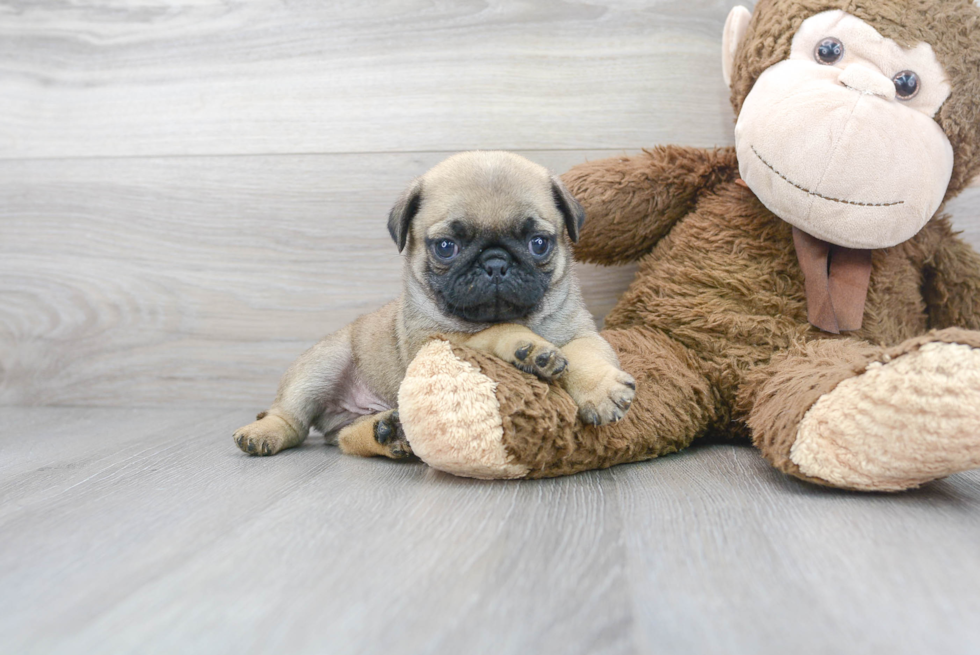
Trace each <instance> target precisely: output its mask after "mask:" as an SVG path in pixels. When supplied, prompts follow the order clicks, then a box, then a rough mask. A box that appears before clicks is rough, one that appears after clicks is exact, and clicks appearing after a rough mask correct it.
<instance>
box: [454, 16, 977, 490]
mask: <svg viewBox="0 0 980 655" xmlns="http://www.w3.org/2000/svg"><path fill="white" fill-rule="evenodd" d="M830 9H843V10H845V11H847V12H849V13H851V14H854V15H856V16H857V17H859V18H862V19H864V20H865V21H867V22H869V23H871V24H872V25H873V26H874V27H876V28H877V29H878V30H879V32H881V33H882V34H883V35H884V36H886V37H890V38H893V39H895V40H896V41H898V42H900V43H903V44H906V45H911V44H913V43H914V42H917V41H919V40H923V39H924V40H928V41H929V42H930V43H932V44H933V45H934V48H935V51H936V53H937V55H938V57H939V59H940V61H941V63H942V64H943V66H944V67H945V68H946V71H947V72H948V74H949V76H950V79H951V82H952V84H953V92H952V95H951V96H950V97H949V99H948V100H947V101H946V103H945V104H944V105H943V107H942V109H941V110H940V112H939V114H938V115H937V121H938V122H939V124H940V125H941V126H942V127H943V129H944V130H945V131H946V133H947V134H948V135H949V138H950V141H951V142H952V144H953V148H954V157H955V160H954V171H953V181H952V182H951V184H950V187H949V190H948V192H947V198H949V197H952V196H953V195H955V194H956V193H957V192H958V191H959V190H960V189H962V188H963V186H964V185H965V184H966V181H967V180H969V179H970V178H972V177H973V176H974V175H975V174H976V173H977V171H978V170H980V153H978V152H976V151H975V150H974V148H975V147H976V146H975V144H976V143H977V141H978V137H980V133H978V131H980V102H976V99H977V98H980V43H978V42H977V39H978V35H980V24H978V20H980V18H978V17H980V10H978V9H977V8H976V7H974V6H973V5H972V4H971V2H970V0H905V1H899V0H876V1H875V2H871V1H870V0H837V1H828V0H760V1H759V3H758V4H757V5H756V8H755V13H754V15H753V18H752V21H751V24H750V26H749V28H748V32H747V34H746V37H745V40H744V42H743V44H742V46H741V48H740V50H739V52H738V53H737V55H736V58H735V70H734V74H733V94H732V102H733V105H734V106H735V109H736V112H737V111H738V110H739V108H740V107H741V103H742V101H743V100H744V98H745V96H746V95H747V93H748V91H749V90H750V89H751V87H752V84H753V83H754V82H755V80H756V79H757V78H758V76H759V74H760V73H761V72H762V71H763V70H765V69H766V68H767V67H769V66H771V65H773V64H774V63H776V62H777V61H780V60H781V59H784V58H785V57H786V55H787V53H788V52H789V48H790V42H791V40H792V36H793V34H794V33H795V32H796V30H797V28H798V27H799V25H800V23H802V21H803V20H804V19H806V18H807V17H809V16H811V15H814V14H816V13H819V12H822V11H826V10H830ZM563 178H564V181H565V183H566V184H567V186H568V188H569V189H570V191H571V192H572V194H573V195H575V196H576V198H577V199H578V200H579V202H581V204H582V205H583V206H584V207H585V209H586V213H587V215H588V220H587V221H586V223H585V227H584V229H583V230H582V233H581V237H580V241H579V243H578V244H577V246H576V254H577V256H578V257H579V258H580V259H582V260H585V261H589V262H597V263H601V264H619V263H625V262H628V261H635V260H638V261H639V269H638V272H637V275H636V278H635V279H634V281H633V283H632V284H631V285H630V287H629V289H628V290H627V291H626V293H625V294H624V295H623V297H622V298H621V299H620V301H619V303H618V304H617V305H616V307H615V308H614V309H613V310H612V312H611V313H610V314H609V316H608V317H607V318H606V328H607V329H606V330H605V332H604V333H603V336H604V337H605V338H606V339H608V340H609V342H610V343H611V344H612V345H613V347H614V348H615V350H616V351H617V353H618V356H619V358H620V362H621V364H622V366H623V369H624V370H625V371H627V372H629V373H630V374H632V375H633V376H634V377H635V378H636V380H637V395H636V399H635V400H634V403H633V406H632V408H631V409H630V411H629V412H628V413H627V415H626V418H625V419H623V420H622V421H620V422H619V423H616V424H612V425H609V426H605V427H602V428H593V427H587V426H584V425H581V424H579V423H576V422H575V421H574V416H575V408H574V406H573V405H572V403H571V400H570V398H568V397H567V395H565V394H564V393H563V392H561V391H560V390H557V387H549V386H547V385H544V384H542V383H540V382H538V381H537V380H535V379H533V378H531V377H529V376H526V375H523V374H520V373H518V372H517V371H515V370H514V369H513V368H511V367H510V366H508V365H507V364H504V363H503V362H499V361H496V360H492V359H490V358H486V357H482V356H479V355H476V354H474V353H472V352H467V351H465V350H463V349H457V351H456V352H457V354H458V355H459V356H461V357H464V358H465V359H467V360H468V361H470V362H472V363H474V364H476V365H477V366H479V367H480V369H481V370H482V371H483V372H485V373H486V374H487V375H489V376H490V377H491V378H493V379H494V380H496V381H498V383H499V384H498V387H497V390H496V394H497V400H498V402H499V404H500V406H501V408H502V410H501V411H502V413H503V419H504V420H503V426H504V430H503V432H504V435H503V440H504V445H505V449H506V451H507V453H508V455H509V456H510V458H511V459H513V460H514V462H516V463H520V464H523V465H526V466H528V467H529V469H530V473H529V476H530V477H544V476H554V475H563V474H568V473H574V472H576V471H582V470H586V469H590V468H603V467H607V466H611V465H613V464H618V463H622V462H629V461H638V460H643V459H649V458H651V457H656V456H658V455H662V454H665V453H670V452H673V451H676V450H678V449H680V448H684V447H685V446H687V445H688V444H690V443H691V442H692V441H693V440H694V439H696V438H698V437H700V436H704V435H707V434H713V435H719V436H727V437H740V436H750V437H751V438H752V440H753V443H754V444H755V445H756V446H757V447H758V448H759V449H760V451H761V452H762V453H763V455H764V456H765V457H766V458H767V459H768V460H769V461H770V462H772V463H773V465H774V466H776V467H777V468H779V469H780V470H782V471H785V472H786V473H789V474H791V475H795V476H797V477H801V478H803V479H806V480H810V481H811V482H816V483H820V484H831V483H830V482H828V481H827V480H821V479H816V478H813V477H809V476H807V475H804V474H803V473H802V472H801V470H800V468H799V466H797V464H795V463H794V462H793V460H792V459H791V450H792V448H793V446H794V442H796V440H797V439H798V438H799V437H798V435H799V433H798V429H797V428H798V426H799V425H800V424H801V421H802V420H803V418H804V417H805V415H806V414H807V412H808V411H809V410H810V408H811V407H813V406H814V404H815V403H816V402H817V401H818V399H820V398H823V397H826V396H827V395H828V394H830V393H831V392H832V391H833V390H834V389H835V388H837V387H838V386H839V385H840V384H841V383H842V382H844V381H845V380H849V379H855V378H856V377H857V376H861V375H863V374H865V372H866V369H867V367H868V366H869V365H871V364H875V365H876V366H877V364H876V363H877V362H888V361H889V358H895V357H899V356H901V355H903V354H905V353H910V352H912V351H914V350H916V349H918V348H920V347H921V346H923V345H925V344H927V343H930V342H936V341H939V342H946V343H957V344H964V345H966V346H971V347H980V256H978V255H977V253H976V252H974V251H973V250H972V249H971V248H970V247H969V246H968V245H967V244H965V243H964V242H963V241H961V240H960V239H959V237H958V236H957V235H956V234H954V233H953V231H952V229H951V227H950V224H949V221H948V219H947V218H946V217H945V216H943V215H942V213H941V212H942V209H941V208H940V213H939V214H937V215H936V216H935V217H934V218H933V219H932V220H931V221H930V222H929V223H927V224H926V226H925V227H924V228H923V229H922V230H921V231H920V232H919V233H918V234H917V235H916V236H914V237H913V238H912V239H910V240H908V241H906V242H904V243H902V244H899V245H897V246H895V247H892V248H886V249H880V250H875V251H874V252H873V255H872V262H871V264H872V270H871V280H870V284H869V287H868V294H867V300H866V303H865V313H864V320H863V323H862V326H861V328H860V329H859V330H856V331H853V332H849V333H847V334H846V335H830V334H827V333H823V332H820V331H819V330H817V329H816V328H814V327H812V326H811V325H810V324H809V323H808V321H807V305H806V298H805V294H804V277H803V273H802V271H801V270H800V266H799V263H798V261H797V257H796V252H795V249H794V245H793V235H792V228H791V227H790V225H789V224H788V223H785V222H784V221H782V220H780V219H779V218H778V217H777V216H775V215H774V214H772V213H771V212H769V210H767V209H766V208H765V207H764V206H763V205H762V203H761V202H759V200H758V199H757V198H756V197H755V196H754V195H753V194H752V192H751V191H749V190H748V189H747V188H745V187H743V186H741V185H739V184H738V183H737V182H738V162H737V161H736V157H735V152H734V149H731V148H723V149H718V150H711V151H706V150H699V149H695V148H684V147H677V146H670V147H661V148H655V149H653V150H649V151H645V152H644V153H643V154H642V155H639V156H635V157H619V158H612V159H607V160H603V161H596V162H590V163H588V164H583V165H581V166H578V167H576V168H573V169H572V170H571V171H569V172H568V173H566V174H565V175H564V176H563ZM941 328H950V329H945V330H941V331H938V332H936V331H933V332H930V330H935V329H941ZM974 418H975V416H974ZM939 443H941V440H940V441H939ZM845 447H846V444H845ZM916 452H918V451H916ZM951 470H952V469H951ZM955 470H963V469H962V468H959V469H955ZM938 475H941V474H937V477H938ZM916 479H917V480H919V481H920V482H921V480H920V479H919V478H916ZM922 479H930V478H922ZM872 482H873V481H872ZM917 483H919V482H916V484H917ZM838 486H847V484H846V483H838ZM848 488H858V487H848ZM860 488H866V489H867V488H874V485H873V484H871V485H870V486H869V485H865V486H863V487H860ZM882 488H885V487H882ZM888 488H889V489H896V488H898V487H895V486H891V487H888Z"/></svg>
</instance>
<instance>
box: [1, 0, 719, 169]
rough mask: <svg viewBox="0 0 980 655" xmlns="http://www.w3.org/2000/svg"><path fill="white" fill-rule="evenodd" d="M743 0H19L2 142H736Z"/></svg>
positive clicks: (239, 147) (11, 34) (136, 146)
mask: <svg viewBox="0 0 980 655" xmlns="http://www.w3.org/2000/svg"><path fill="white" fill-rule="evenodd" d="M733 4H735V2H734V1H733V0H702V1H701V2H699V3H698V4H697V8H696V10H695V9H692V8H689V7H688V6H687V3H678V2H674V1H660V2H641V1H635V0H634V1H629V0H627V1H622V0H601V1H599V2H590V3H582V2H564V1H559V0H547V1H544V2H542V1H536V2H517V3H515V2H504V1H502V0H492V1H489V2H483V1H474V0H464V1H460V2H437V3H433V2H429V1H428V0H399V1H398V2H384V3H380V4H379V3H363V2H356V1H352V0H344V1H335V2H316V1H314V0H305V1H301V2H284V1H283V0H259V1H252V2H225V1H223V0H222V1H219V0H204V1H200V0H197V1H194V2H191V1H184V2H175V3H174V2H164V1H163V0H148V1H141V2H131V3H128V4H127V3H120V2H116V1H112V0H89V1H87V2H84V3H70V4H65V3H62V2H58V1H56V0H19V1H15V2H12V3H10V2H8V3H5V7H4V9H3V10H2V11H0V106H2V107H4V110H3V112H0V156H2V157H8V158H25V157H32V158H33V157H92V156H133V155H144V156H146V155H185V154H205V155H214V154H236V155H238V154H270V153H338V152H340V153H346V152H392V151H398V152H409V151H430V150H432V151H455V150H467V149H474V148H485V149H490V148H497V149H590V148H600V149H605V148H636V147H638V145H639V144H653V143H663V142H670V141H673V140H675V139H676V138H677V135H678V134H683V135H684V137H685V139H684V141H685V142H686V143H690V144H691V145H703V146H712V145H717V144H720V143H727V142H728V141H729V139H730V132H731V124H730V123H729V121H728V117H727V115H726V114H725V109H726V108H727V106H728V94H727V90H726V89H725V86H724V83H723V82H722V77H721V64H720V47H721V38H720V34H721V29H722V26H723V25H724V20H725V17H726V15H727V12H728V10H729V8H730V7H731V6H732V5H733ZM709 71H710V74H706V72H709ZM692 80H696V81H697V83H695V84H692ZM668 106H669V107H670V112H669V114H666V113H665V112H663V111H662V110H664V109H665V108H666V107H668Z"/></svg>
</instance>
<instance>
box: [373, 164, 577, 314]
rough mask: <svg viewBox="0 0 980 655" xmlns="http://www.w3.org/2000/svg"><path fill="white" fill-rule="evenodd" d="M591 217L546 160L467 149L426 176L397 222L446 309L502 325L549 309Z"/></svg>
mask: <svg viewBox="0 0 980 655" xmlns="http://www.w3.org/2000/svg"><path fill="white" fill-rule="evenodd" d="M583 220H584V214H583V212H582V208H581V207H580V206H579V204H578V203H577V202H575V200H574V198H572V197H571V196H570V195H569V194H568V192H567V191H566V190H565V188H564V187H563V186H562V185H561V183H560V182H559V181H558V180H557V179H556V178H553V177H551V176H550V175H549V174H548V171H547V170H546V169H544V168H543V167H541V166H538V165H537V164H533V163H532V162H530V161H528V160H526V159H524V158H523V157H519V156H518V155H514V154H511V153H506V152H465V153H461V154H459V155H455V156H453V157H450V158H449V159H447V160H446V161H444V162H442V163H441V164H439V165H438V166H436V167H435V168H433V169H432V170H430V171H429V172H428V173H426V174H425V175H423V176H422V177H421V178H419V179H418V180H416V181H415V182H414V183H413V184H412V186H410V187H409V189H408V191H406V192H405V194H404V195H403V196H402V198H401V200H400V201H399V202H398V204H396V205H395V207H394V208H393V209H392V212H391V216H390V217H389V224H388V227H389V230H390V231H391V234H392V238H393V239H394V240H395V243H396V244H398V246H399V249H405V250H406V251H407V254H408V258H409V264H410V266H409V268H410V270H411V274H412V277H413V280H414V282H416V283H418V284H419V285H420V286H422V287H423V288H424V289H426V290H427V293H428V295H429V297H431V298H432V299H433V301H435V303H436V305H437V306H438V308H439V309H440V311H441V312H442V313H443V314H446V315H451V316H455V317H457V318H461V319H463V320H465V321H469V322H473V323H499V322H504V321H516V320H519V319H522V318H525V317H527V316H529V315H530V314H532V313H533V312H534V311H535V310H536V309H538V308H539V307H540V305H541V303H542V301H543V300H544V299H545V297H546V295H547V292H548V290H549V288H551V287H552V285H553V284H554V283H555V282H556V281H557V280H560V279H561V278H562V277H564V276H565V274H566V273H567V271H568V268H569V266H570V259H571V258H570V254H569V252H570V249H569V245H568V243H569V240H570V239H571V240H573V241H574V240H575V239H577V238H578V232H579V229H580V228H581V225H582V221H583Z"/></svg>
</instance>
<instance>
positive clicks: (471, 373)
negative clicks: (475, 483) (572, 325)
mask: <svg viewBox="0 0 980 655" xmlns="http://www.w3.org/2000/svg"><path fill="white" fill-rule="evenodd" d="M530 356H531V353H530V352H529V353H527V355H526V357H530ZM494 361H498V362H499V359H498V360H494ZM501 368H505V369H508V372H509V373H510V374H511V375H512V376H514V377H524V376H522V375H521V374H520V373H518V372H516V371H514V370H513V369H509V367H507V366H503V365H502V366H501ZM536 384H538V385H541V383H539V382H538V383H536ZM496 392H497V383H496V381H495V380H493V379H491V378H489V377H488V376H486V375H484V374H483V373H482V372H481V371H480V370H479V369H478V368H477V367H476V366H474V365H473V364H471V363H469V362H467V361H464V360H462V359H460V358H459V357H457V356H456V355H455V354H454V353H453V349H452V346H450V344H449V343H447V342H446V341H441V340H435V341H431V342H430V343H429V344H427V345H426V346H425V347H424V348H422V350H421V351H420V352H419V354H418V355H416V357H415V359H414V360H413V361H412V362H411V364H409V366H408V371H407V372H406V375H405V379H404V380H402V384H401V387H400V388H399V391H398V409H399V412H400V414H401V418H402V420H403V421H404V425H405V430H406V432H407V434H408V438H409V440H410V441H411V443H412V449H413V450H414V452H415V454H416V455H417V456H418V457H419V458H421V459H422V461H424V462H425V463H426V464H428V465H429V466H432V467H433V468H436V469H439V470H442V471H446V472H448V473H452V474H454V475H462V476H466V477H471V478H488V479H490V478H519V477H523V476H524V475H526V474H527V472H528V467H527V466H526V465H524V464H520V463H518V462H515V461H514V460H513V458H512V457H511V455H510V454H509V453H508V451H507V448H506V447H505V445H504V442H503V439H504V427H503V424H502V421H501V419H502V416H501V408H500V403H499V402H498V399H497V394H496Z"/></svg>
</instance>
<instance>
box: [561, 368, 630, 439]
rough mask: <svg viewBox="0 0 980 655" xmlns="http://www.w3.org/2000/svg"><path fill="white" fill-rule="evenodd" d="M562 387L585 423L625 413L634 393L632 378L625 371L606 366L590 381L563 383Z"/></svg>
mask: <svg viewBox="0 0 980 655" xmlns="http://www.w3.org/2000/svg"><path fill="white" fill-rule="evenodd" d="M566 390H567V391H568V394H569V395H570V396H571V397H572V400H574V401H575V404H576V405H578V408H579V410H578V416H579V420H580V421H582V422H583V423H587V424H589V425H605V424H607V423H615V422H616V421H619V420H620V419H622V418H623V417H624V416H626V412H627V411H628V410H629V408H630V405H631V404H632V403H633V398H634V397H635V396H636V380H634V379H633V376H632V375H630V374H629V373H626V372H624V371H621V370H619V369H618V368H615V367H612V366H610V367H609V368H608V370H607V371H606V372H605V374H604V375H602V376H601V377H600V378H599V379H598V380H597V381H595V382H593V383H592V384H582V385H580V384H571V385H567V386H566Z"/></svg>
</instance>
